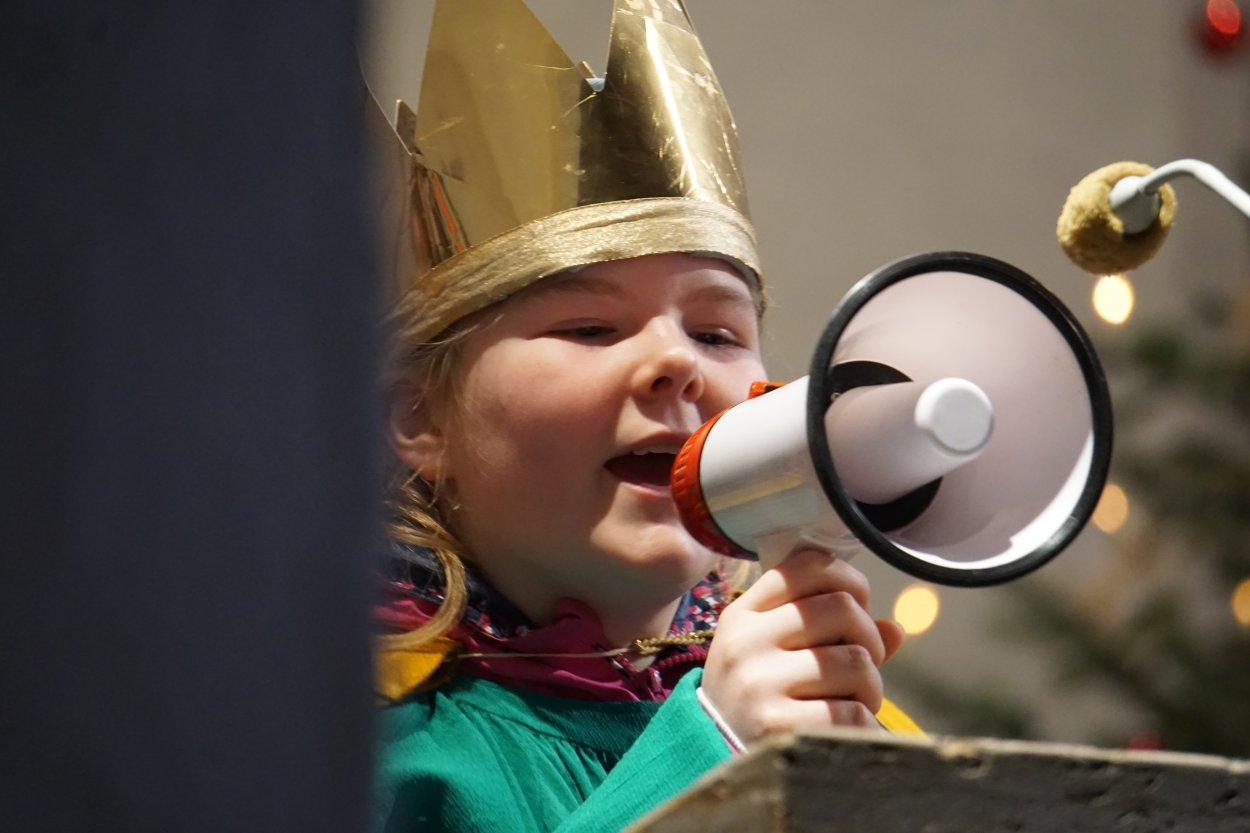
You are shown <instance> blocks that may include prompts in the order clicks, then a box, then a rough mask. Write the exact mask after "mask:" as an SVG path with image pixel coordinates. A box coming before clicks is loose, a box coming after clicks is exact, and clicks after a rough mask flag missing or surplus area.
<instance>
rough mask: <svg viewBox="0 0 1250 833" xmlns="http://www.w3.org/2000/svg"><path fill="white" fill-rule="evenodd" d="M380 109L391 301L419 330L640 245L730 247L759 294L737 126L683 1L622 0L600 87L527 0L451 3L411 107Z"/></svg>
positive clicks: (705, 250) (426, 331) (639, 250)
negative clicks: (415, 319) (390, 116)
mask: <svg viewBox="0 0 1250 833" xmlns="http://www.w3.org/2000/svg"><path fill="white" fill-rule="evenodd" d="M372 109H373V110H374V113H373V115H372V117H371V118H372V124H373V128H374V130H373V133H374V135H375V137H377V138H378V139H379V140H380V142H381V143H382V145H383V150H382V153H381V154H379V155H378V156H377V159H378V160H379V161H380V162H381V163H382V165H381V169H382V170H381V171H380V179H381V182H382V183H383V187H382V189H381V191H380V202H381V204H382V206H381V207H382V208H383V216H384V220H383V234H384V237H385V241H384V245H385V247H386V248H385V252H384V257H385V264H386V265H387V266H388V267H389V270H390V271H391V272H392V273H393V275H394V283H393V285H392V286H393V294H392V300H398V299H401V298H403V299H404V302H405V305H406V306H408V307H411V310H410V311H411V312H414V313H416V314H418V315H419V316H420V317H421V319H422V321H421V325H420V326H419V327H418V330H419V331H420V332H421V334H422V337H426V338H428V337H433V336H435V335H437V334H438V333H439V332H441V331H442V330H443V329H445V328H446V327H447V326H449V325H450V324H451V323H454V322H455V321H456V320H458V319H459V318H461V317H463V316H465V315H467V314H469V313H472V312H474V311H476V310H478V309H481V308H483V307H485V306H487V305H488V304H490V303H493V302H495V301H497V300H500V299H502V298H504V297H506V296H507V295H509V294H511V293H513V292H515V291H517V290H519V289H521V288H523V287H524V286H526V285H528V284H529V283H532V282H533V281H535V280H537V279H539V278H541V277H544V276H546V275H550V274H553V273H555V272H559V271H563V270H565V269H568V268H571V267H574V266H584V265H588V264H590V263H596V262H602V261H605V260H617V259H622V258H628V257H637V256H641V255H646V254H658V253H663V252H692V253H701V254H707V255H713V256H718V257H721V258H724V259H726V260H728V261H730V262H732V263H734V264H735V265H737V266H738V267H739V268H740V269H742V271H743V272H744V275H746V276H747V278H748V281H749V282H750V283H751V284H752V287H753V289H756V290H758V289H759V283H758V273H759V265H758V256H757V254H756V249H755V235H754V231H753V229H752V227H751V223H750V220H749V215H748V210H747V203H746V193H745V189H744V187H743V181H742V175H741V166H740V162H739V151H738V142H737V129H736V126H735V125H734V122H733V117H732V116H731V115H730V112H729V108H728V106H727V104H726V103H725V99H724V95H723V93H722V92H721V88H720V84H719V83H718V82H717V80H716V76H715V74H714V73H713V72H712V68H711V65H710V64H709V63H708V60H707V56H706V54H705V53H704V51H703V47H702V45H701V44H700V43H699V40H698V38H697V36H696V35H695V33H694V29H693V27H692V26H691V23H690V19H689V16H688V15H687V13H686V10H685V7H684V6H683V5H682V3H681V2H680V0H615V3H614V8H613V16H612V35H611V46H610V49H609V57H608V66H607V71H606V73H605V75H604V78H603V79H602V80H601V82H600V80H599V79H596V78H594V76H593V75H591V74H590V73H589V71H588V70H587V69H586V68H585V65H584V64H583V65H582V66H581V67H580V68H579V67H578V66H576V65H574V64H573V62H572V61H571V60H570V59H569V58H568V56H567V55H566V54H565V53H564V51H563V50H562V49H561V48H560V46H559V45H558V44H557V43H556V42H555V41H554V39H553V38H552V37H551V35H550V34H549V33H548V32H547V30H546V28H545V27H544V26H543V25H542V23H541V22H539V21H538V19H537V18H535V17H534V15H533V13H532V12H530V10H529V9H528V8H527V7H526V6H525V4H524V3H523V2H522V0H439V2H438V3H437V5H436V7H435V13H434V22H433V26H432V29H431V34H430V42H429V48H428V51H427V56H426V63H425V70H424V75H423V78H422V86H421V98H420V103H419V106H418V109H417V111H416V112H415V113H414V112H413V111H412V110H411V109H410V108H409V107H408V106H407V105H406V104H404V103H403V102H402V101H401V102H398V105H397V116H396V123H395V126H394V128H392V127H391V125H390V124H389V122H387V121H386V119H385V117H384V116H381V114H380V113H378V112H377V108H376V107H374V108H372ZM414 290H417V291H416V292H415V293H414ZM409 295H411V296H412V297H410V298H409V297H407V296H409ZM757 295H758V292H757Z"/></svg>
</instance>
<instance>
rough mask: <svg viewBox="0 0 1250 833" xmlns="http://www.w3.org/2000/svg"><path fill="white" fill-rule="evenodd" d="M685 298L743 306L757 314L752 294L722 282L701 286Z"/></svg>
mask: <svg viewBox="0 0 1250 833" xmlns="http://www.w3.org/2000/svg"><path fill="white" fill-rule="evenodd" d="M685 300H687V301H694V302H703V303H720V304H729V305H730V306H734V307H742V308H743V309H745V310H748V311H750V313H751V314H752V315H755V314H756V312H757V308H756V305H755V301H754V300H753V299H752V298H751V296H750V294H749V293H747V292H746V291H745V287H744V289H743V290H738V289H735V288H732V287H728V286H724V285H722V284H711V285H710V286H704V287H700V288H699V289H696V290H694V291H693V292H691V293H690V294H689V295H686V296H685Z"/></svg>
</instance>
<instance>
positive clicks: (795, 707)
mask: <svg viewBox="0 0 1250 833" xmlns="http://www.w3.org/2000/svg"><path fill="white" fill-rule="evenodd" d="M830 725H834V726H858V727H860V728H864V729H880V728H881V724H880V723H878V722H877V718H876V716H875V715H874V714H873V713H872V712H871V711H870V710H869V708H868V707H867V706H865V705H864V704H863V703H861V702H859V701H858V700H837V699H834V700H788V701H786V702H785V704H784V705H783V706H780V707H778V708H776V709H775V710H774V712H773V714H772V715H771V716H770V717H769V718H768V719H766V720H765V721H764V725H763V729H764V733H765V734H768V733H770V732H794V731H802V730H804V729H809V730H810V729H824V728H826V727H828V726H830Z"/></svg>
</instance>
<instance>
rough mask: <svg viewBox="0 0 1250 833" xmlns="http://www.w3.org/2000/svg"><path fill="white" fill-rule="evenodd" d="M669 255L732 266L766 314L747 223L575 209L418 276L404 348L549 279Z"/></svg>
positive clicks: (657, 204) (653, 205) (727, 211)
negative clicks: (720, 260)
mask: <svg viewBox="0 0 1250 833" xmlns="http://www.w3.org/2000/svg"><path fill="white" fill-rule="evenodd" d="M668 252H687V253H690V254H706V255H710V256H713V257H721V258H724V259H726V260H728V261H730V262H731V263H733V264H734V265H735V266H737V267H738V268H739V270H740V271H742V272H743V275H744V277H746V278H747V279H748V282H749V283H750V284H751V289H752V293H753V294H754V295H755V296H756V303H757V305H758V306H759V308H760V311H761V312H762V311H763V307H764V296H763V289H762V285H761V284H760V281H759V256H758V254H757V253H756V248H755V230H754V229H753V228H752V226H751V222H750V221H749V220H747V218H746V217H744V216H742V215H741V214H739V213H738V212H737V211H735V210H733V209H732V208H727V207H725V206H723V205H719V204H717V203H713V202H707V201H704V200H697V199H689V198H685V197H657V198H654V199H641V200H626V201H621V202H608V203H598V204H595V205H583V206H578V207H576V208H570V209H567V210H565V211H560V212H558V213H556V214H552V215H550V216H547V217H542V218H540V219H537V220H531V221H530V222H528V223H526V224H524V225H522V226H518V227H517V228H515V229H512V230H511V231H507V232H504V233H503V234H500V235H497V236H496V237H492V238H490V239H488V240H485V241H483V242H481V243H479V244H477V245H476V246H473V247H472V248H470V249H468V250H466V251H464V252H461V253H460V254H458V255H456V256H455V257H452V258H449V259H447V260H445V261H443V262H442V263H440V264H438V265H437V266H435V267H434V268H433V269H431V270H430V271H429V272H427V273H426V274H425V275H423V276H422V277H421V278H419V279H418V281H417V286H416V288H415V290H413V291H410V292H409V293H407V295H406V296H405V297H403V298H401V299H400V301H399V304H398V307H397V309H396V313H395V315H396V316H397V317H398V318H399V319H400V320H408V321H415V322H416V323H415V325H414V327H413V328H412V329H411V330H409V331H408V332H406V333H405V336H406V340H409V343H412V342H426V341H429V340H430V339H432V338H434V337H435V336H437V335H438V334H440V333H442V332H443V331H444V330H446V329H447V328H448V327H450V326H451V325H452V324H454V323H455V322H456V321H459V320H460V319H461V318H464V317H465V316H466V315H469V314H470V313H474V312H477V311H478V310H480V309H483V308H485V307H487V306H489V305H491V304H493V303H495V302H497V301H501V300H503V299H504V298H506V297H508V296H509V295H511V294H513V293H515V292H517V291H518V290H520V289H523V288H525V287H526V286H528V285H529V284H531V283H533V282H534V281H536V280H538V279H539V278H542V277H545V276H547V275H553V274H556V273H557V272H563V271H565V270H567V269H572V268H573V267H576V266H587V265H590V264H592V263H602V262H605V261H609V260H623V259H626V258H631V257H641V256H642V255H650V254H664V253H668ZM414 307H415V308H414Z"/></svg>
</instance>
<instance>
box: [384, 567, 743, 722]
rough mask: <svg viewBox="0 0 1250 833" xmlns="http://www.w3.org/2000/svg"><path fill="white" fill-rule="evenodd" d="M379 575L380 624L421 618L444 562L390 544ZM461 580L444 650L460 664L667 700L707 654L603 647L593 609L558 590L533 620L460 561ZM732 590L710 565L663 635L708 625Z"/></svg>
mask: <svg viewBox="0 0 1250 833" xmlns="http://www.w3.org/2000/svg"><path fill="white" fill-rule="evenodd" d="M379 577H380V579H381V580H382V588H381V590H382V593H381V598H380V600H379V602H378V603H377V605H376V606H375V608H374V619H375V621H376V623H377V625H378V626H379V628H380V629H381V632H382V633H400V632H403V631H408V630H412V629H414V628H418V627H420V626H421V625H423V624H424V623H425V622H428V621H429V620H430V619H431V618H432V617H433V615H434V614H435V613H436V612H437V611H438V609H439V607H440V606H441V605H442V603H443V599H444V594H445V582H444V579H443V572H442V569H441V565H440V564H439V563H438V559H437V558H436V557H435V556H434V555H433V553H431V552H429V551H427V550H423V549H419V548H413V547H407V546H403V545H396V546H395V547H394V548H393V550H392V551H391V553H390V554H389V557H387V558H386V559H384V563H383V564H382V565H381V567H380V570H379ZM466 584H467V588H468V596H469V598H468V603H467V606H466V609H465V613H464V615H463V616H462V617H461V619H460V621H459V622H458V623H457V624H456V625H455V626H454V627H453V628H452V630H451V631H450V632H449V633H448V634H447V637H448V638H449V639H450V640H451V644H454V645H456V646H458V648H457V649H455V650H452V651H451V652H450V653H449V654H448V656H449V657H451V658H453V659H454V667H453V672H454V673H457V674H468V675H471V676H478V677H483V678H486V679H490V680H494V681H496V682H501V683H505V684H508V685H515V686H520V687H522V688H528V689H531V690H534V691H538V692H542V693H547V694H553V695H556V696H562V697H571V698H575V699H585V700H603V701H612V700H616V701H624V700H664V699H665V698H666V697H667V696H668V694H669V692H671V691H672V689H673V686H675V685H676V683H677V681H678V680H679V679H680V678H681V676H682V675H683V674H684V673H685V672H686V671H688V670H689V669H691V668H693V667H695V666H698V665H701V664H702V663H703V660H704V659H705V658H706V656H707V648H706V647H705V646H704V645H700V644H670V645H665V646H663V647H662V648H661V649H660V650H659V653H657V654H656V655H655V658H654V661H653V662H652V663H651V664H650V665H649V666H647V667H645V668H640V667H637V666H636V665H634V664H633V663H632V662H631V660H630V659H629V657H628V656H627V655H625V654H616V655H610V656H609V655H604V654H605V653H607V652H609V651H611V650H612V649H613V648H616V647H617V646H614V645H609V644H608V643H607V637H606V636H605V635H604V633H603V626H602V623H601V622H600V620H599V617H598V614H597V613H596V612H595V611H594V610H593V609H591V608H590V606H589V605H587V604H585V603H584V602H581V601H578V600H577V599H571V598H564V599H559V600H558V601H556V603H555V605H554V607H553V610H552V621H551V622H549V623H547V624H544V625H536V624H534V623H533V622H531V621H530V620H529V619H528V618H527V617H526V616H525V614H524V613H522V612H521V611H520V610H518V609H517V607H516V606H515V605H513V604H512V603H511V602H509V601H508V600H507V599H506V598H504V596H503V595H502V594H500V593H499V592H498V591H497V590H495V589H494V588H493V587H491V586H490V585H489V584H488V583H487V582H486V581H485V580H484V579H483V578H482V577H481V576H480V575H478V574H476V573H474V572H473V571H472V570H471V569H466ZM731 592H732V588H731V584H730V582H728V581H726V580H725V578H724V576H723V574H722V573H721V572H720V571H714V572H712V573H710V574H708V576H706V577H705V578H704V579H703V580H702V581H700V582H699V583H698V584H696V585H695V586H694V587H692V588H691V589H690V590H688V591H687V592H686V593H685V594H684V596H683V597H682V599H681V601H680V603H679V604H678V607H677V610H676V613H675V614H674V616H673V621H672V623H671V624H670V626H669V630H668V633H667V635H668V636H670V637H681V636H683V635H686V634H691V633H694V632H700V631H702V632H707V631H711V630H714V629H715V627H716V621H717V618H718V616H719V614H720V611H721V609H722V608H723V607H724V606H725V605H726V604H728V602H729V600H730V598H731ZM700 641H706V640H700Z"/></svg>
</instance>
